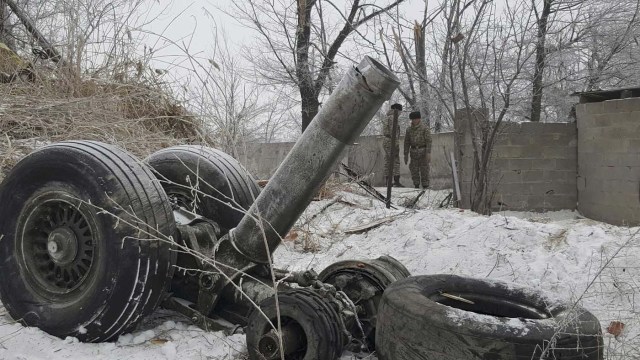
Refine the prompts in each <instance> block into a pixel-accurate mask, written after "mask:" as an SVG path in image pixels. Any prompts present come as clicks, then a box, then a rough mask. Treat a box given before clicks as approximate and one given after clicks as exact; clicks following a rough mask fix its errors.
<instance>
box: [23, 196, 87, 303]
mask: <svg viewBox="0 0 640 360" xmlns="http://www.w3.org/2000/svg"><path fill="white" fill-rule="evenodd" d="M61 197H62V195H60V194H58V193H51V194H47V195H43V196H42V197H41V198H39V199H36V201H34V202H33V207H32V208H31V209H30V211H29V212H28V216H26V217H25V218H23V220H22V221H21V222H20V223H21V225H20V227H21V233H22V235H21V246H20V248H21V258H22V264H23V265H24V267H25V268H26V270H27V271H28V272H29V274H30V277H29V279H30V280H31V282H32V284H33V285H34V287H35V288H36V289H38V291H40V292H41V293H42V294H43V296H50V295H52V294H56V295H60V294H67V293H70V292H72V291H73V290H75V289H77V288H78V287H79V286H80V285H81V284H82V283H83V282H84V281H85V280H86V279H87V277H88V276H89V273H90V269H91V268H92V266H93V262H94V257H95V250H96V239H95V238H94V234H93V230H92V225H91V224H92V223H93V221H92V220H91V218H90V217H89V216H87V213H86V212H85V211H84V210H83V209H82V207H80V206H77V205H74V204H72V203H70V202H67V201H65V200H61V199H60V198H61Z"/></svg>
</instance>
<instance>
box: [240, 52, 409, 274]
mask: <svg viewBox="0 0 640 360" xmlns="http://www.w3.org/2000/svg"><path fill="white" fill-rule="evenodd" d="M399 84H400V81H399V80H398V78H397V77H396V76H395V75H394V74H393V73H392V72H391V71H389V70H388V69H386V68H385V67H384V66H383V65H382V64H380V63H379V62H377V61H376V60H374V59H372V58H370V57H365V59H364V60H362V61H361V62H360V64H358V66H357V67H355V68H353V69H351V70H350V71H349V72H348V73H347V74H346V75H345V76H344V77H343V78H342V80H341V81H340V83H339V84H338V86H337V87H336V89H335V90H334V92H333V93H332V95H331V96H330V97H329V99H327V101H326V102H325V103H324V105H323V107H322V108H321V109H320V112H318V114H317V115H316V116H315V118H314V119H313V120H312V121H311V124H309V127H308V128H307V129H306V130H305V131H304V133H303V134H302V136H301V137H300V139H299V140H298V141H297V142H296V144H295V146H294V147H293V149H291V151H290V152H289V154H288V155H287V157H286V158H285V159H284V161H283V162H282V164H281V165H280V167H279V168H278V170H277V171H276V173H275V174H274V175H273V176H272V177H271V179H270V180H269V183H268V184H267V186H266V187H265V188H264V189H263V190H262V192H261V193H260V196H258V198H257V199H256V201H255V202H254V204H253V206H251V209H249V211H248V212H247V214H246V215H245V216H244V217H243V218H242V220H241V221H240V223H239V224H238V226H237V227H236V228H235V229H232V230H231V231H230V232H229V241H230V242H231V244H232V245H233V247H234V248H235V250H236V251H237V252H239V253H240V254H241V255H242V256H243V257H244V258H246V259H249V260H251V261H253V262H256V263H267V262H268V259H269V256H270V255H269V254H271V253H272V252H273V251H274V250H275V249H276V248H277V247H278V245H280V241H281V239H282V238H283V237H284V236H285V235H286V234H287V232H289V230H290V229H291V227H292V226H293V224H294V223H295V222H296V220H297V219H298V217H300V215H301V214H302V212H303V211H304V210H305V209H306V207H307V206H308V205H309V203H310V202H311V200H312V199H313V196H314V195H315V194H316V193H317V191H318V189H319V188H320V187H321V186H322V184H323V183H324V181H325V179H326V178H327V177H328V176H329V175H330V174H331V171H332V170H333V169H334V166H335V164H336V163H337V162H338V161H339V160H340V156H341V154H342V151H343V150H344V149H345V148H346V147H347V146H348V145H351V144H352V143H353V141H354V140H355V139H356V138H357V137H358V136H359V135H360V133H362V130H364V128H365V127H366V126H367V124H368V123H369V121H371V118H372V117H373V115H375V113H376V112H377V111H378V109H379V108H380V106H382V104H383V103H384V102H385V101H387V100H388V99H389V98H390V97H391V94H392V93H393V92H394V91H395V89H396V88H397V87H398V85H399Z"/></svg>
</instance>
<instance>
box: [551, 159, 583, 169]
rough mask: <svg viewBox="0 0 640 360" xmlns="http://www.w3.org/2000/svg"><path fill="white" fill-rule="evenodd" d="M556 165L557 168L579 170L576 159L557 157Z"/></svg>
mask: <svg viewBox="0 0 640 360" xmlns="http://www.w3.org/2000/svg"><path fill="white" fill-rule="evenodd" d="M547 161H549V160H547ZM554 165H555V169H556V170H568V171H577V168H578V162H577V161H576V160H574V159H555V161H554Z"/></svg>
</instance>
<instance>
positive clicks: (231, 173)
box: [146, 145, 260, 232]
mask: <svg viewBox="0 0 640 360" xmlns="http://www.w3.org/2000/svg"><path fill="white" fill-rule="evenodd" d="M146 162H147V163H148V164H149V165H150V166H151V167H152V168H153V169H154V171H155V173H156V176H157V177H158V179H159V180H160V183H161V184H162V186H163V187H164V189H165V191H166V192H167V193H168V194H169V196H170V197H172V196H174V195H175V193H176V192H177V193H180V192H186V193H185V194H184V196H185V197H187V198H188V200H189V201H188V203H189V205H192V206H190V208H188V209H187V210H190V211H193V212H194V213H196V214H199V215H202V216H204V217H206V218H208V219H211V220H214V221H215V222H217V223H218V225H220V226H221V227H222V228H223V232H225V231H226V230H229V229H231V228H233V227H235V226H236V225H238V223H239V222H240V219H242V217H243V216H244V210H248V209H249V208H250V207H251V204H253V201H254V200H255V198H256V197H257V196H258V194H259V193H260V187H259V186H258V184H257V183H256V181H255V180H254V179H253V177H252V176H251V174H249V172H248V171H247V170H245V169H244V168H243V167H242V165H240V163H239V162H238V161H237V160H235V159H234V158H232V157H231V156H229V155H227V154H225V153H224V152H222V151H219V150H216V149H212V148H208V147H205V146H198V145H180V146H173V147H170V148H166V149H162V150H160V151H157V152H155V153H153V154H152V155H151V156H149V157H148V158H147V160H146ZM196 174H198V175H197V176H196ZM197 177H199V178H200V179H197ZM187 179H189V180H187ZM196 181H197V183H198V184H199V187H198V192H199V194H200V195H199V196H196V198H195V202H194V201H193V200H194V198H193V195H192V194H193V192H191V191H189V188H190V187H191V186H193V184H190V182H196ZM190 195H191V197H190ZM182 205H185V204H182ZM193 205H195V207H194V206H193Z"/></svg>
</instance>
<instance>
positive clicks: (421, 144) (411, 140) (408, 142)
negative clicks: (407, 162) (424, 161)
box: [404, 123, 431, 155]
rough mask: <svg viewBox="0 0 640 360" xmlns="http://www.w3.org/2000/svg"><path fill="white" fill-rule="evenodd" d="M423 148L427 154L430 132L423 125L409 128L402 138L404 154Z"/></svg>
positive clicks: (429, 149)
mask: <svg viewBox="0 0 640 360" xmlns="http://www.w3.org/2000/svg"><path fill="white" fill-rule="evenodd" d="M425 148H426V149H427V153H430V152H431V131H429V128H428V127H427V126H426V125H424V124H423V123H420V124H418V125H416V126H413V125H411V126H409V127H408V128H407V132H406V134H405V136H404V154H405V155H407V154H409V150H413V149H425Z"/></svg>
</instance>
